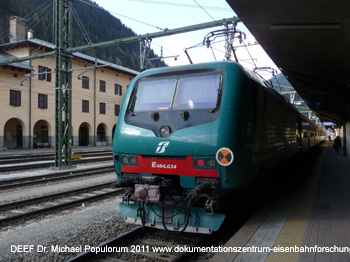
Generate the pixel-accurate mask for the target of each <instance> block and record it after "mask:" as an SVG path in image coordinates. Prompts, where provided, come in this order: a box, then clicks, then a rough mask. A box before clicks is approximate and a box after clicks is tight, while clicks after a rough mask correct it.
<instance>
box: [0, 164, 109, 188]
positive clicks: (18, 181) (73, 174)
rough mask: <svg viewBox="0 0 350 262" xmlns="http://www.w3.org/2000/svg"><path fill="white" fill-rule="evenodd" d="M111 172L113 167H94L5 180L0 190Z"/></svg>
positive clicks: (0, 185) (2, 181)
mask: <svg viewBox="0 0 350 262" xmlns="http://www.w3.org/2000/svg"><path fill="white" fill-rule="evenodd" d="M113 171H114V166H113V165H109V166H104V167H94V168H87V169H81V170H70V171H62V172H57V173H53V174H45V175H40V176H32V177H21V178H15V179H6V180H1V181H0V182H1V184H0V190H4V189H10V188H18V187H25V186H32V185H38V184H44V183H50V182H56V181H62V180H68V179H73V178H79V177H88V176H94V175H99V174H105V173H109V172H113Z"/></svg>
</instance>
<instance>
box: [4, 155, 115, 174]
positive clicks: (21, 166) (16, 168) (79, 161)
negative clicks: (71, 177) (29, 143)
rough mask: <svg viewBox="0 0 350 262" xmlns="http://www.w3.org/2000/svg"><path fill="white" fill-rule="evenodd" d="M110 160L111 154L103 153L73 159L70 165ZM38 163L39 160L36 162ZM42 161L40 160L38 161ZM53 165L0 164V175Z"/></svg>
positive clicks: (50, 161)
mask: <svg viewBox="0 0 350 262" xmlns="http://www.w3.org/2000/svg"><path fill="white" fill-rule="evenodd" d="M109 160H112V153H104V156H101V155H99V156H97V157H96V156H93V157H91V155H90V156H89V157H87V158H81V159H73V160H72V163H73V164H75V165H77V164H84V163H94V162H101V161H109ZM36 161H39V160H36ZM40 161H42V160H40ZM53 165H54V160H48V161H45V162H44V163H30V164H21V162H20V161H19V162H16V161H13V162H11V163H8V164H6V165H5V164H0V173H1V172H9V171H20V170H29V169H37V168H47V167H51V166H53Z"/></svg>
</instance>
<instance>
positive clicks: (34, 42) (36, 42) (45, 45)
mask: <svg viewBox="0 0 350 262" xmlns="http://www.w3.org/2000/svg"><path fill="white" fill-rule="evenodd" d="M28 45H31V46H35V47H37V48H38V49H39V50H43V51H46V52H49V51H54V50H55V45H54V44H52V43H49V42H46V41H43V40H40V39H36V38H32V39H23V40H19V41H15V42H12V43H6V44H2V45H0V49H1V50H4V51H6V50H10V49H15V48H23V47H26V46H28ZM4 51H2V52H1V53H0V56H2V55H3V56H6V55H8V54H7V53H5V52H4ZM11 58H13V56H12V57H10V58H7V59H11ZM0 59H1V58H0ZM7 59H6V60H7ZM73 59H75V60H78V61H82V62H86V63H90V64H95V61H96V62H97V64H98V65H106V68H108V69H111V70H113V71H117V72H120V73H124V74H126V75H130V76H136V75H138V74H139V73H140V72H138V71H135V70H132V69H129V68H126V67H122V66H119V65H116V64H113V63H110V62H107V61H104V60H101V59H97V58H95V57H93V56H89V55H85V54H83V53H80V52H74V53H73ZM22 63H23V62H22ZM22 63H16V64H13V65H17V64H22ZM27 64H28V66H29V63H27ZM29 69H30V68H29Z"/></svg>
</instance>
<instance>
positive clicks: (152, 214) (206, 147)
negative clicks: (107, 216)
mask: <svg viewBox="0 0 350 262" xmlns="http://www.w3.org/2000/svg"><path fill="white" fill-rule="evenodd" d="M225 78H227V73H226V70H224V69H223V68H222V67H220V66H217V65H212V64H210V66H208V65H205V64H202V65H192V66H184V67H176V68H175V69H174V68H163V69H153V70H149V71H145V72H143V73H142V74H140V75H139V76H138V77H137V78H135V79H134V81H133V82H132V83H131V85H130V87H129V89H128V92H127V93H126V96H125V99H124V102H123V105H122V109H121V113H120V116H119V120H118V124H117V128H116V131H115V136H114V143H113V152H114V163H115V167H116V173H117V178H118V182H116V187H121V188H124V189H125V194H124V195H123V197H122V201H121V203H120V210H121V215H122V217H123V219H124V220H125V221H126V222H129V223H134V224H140V225H144V226H149V227H155V228H161V229H165V230H168V231H177V232H183V231H185V232H196V233H204V234H210V233H212V232H213V231H217V230H218V229H219V227H220V226H221V224H222V222H223V221H224V219H225V214H223V213H218V212H217V208H218V205H219V201H220V197H221V195H222V192H223V191H224V190H223V185H222V181H221V176H222V174H221V172H222V171H221V170H222V167H223V166H228V165H230V164H231V163H232V161H233V153H232V151H231V149H229V148H225V147H224V146H223V138H222V136H225V134H222V132H221V131H220V130H221V128H222V127H223V125H224V124H223V122H222V119H221V120H220V118H221V115H222V114H229V112H226V113H223V112H222V111H223V108H222V93H223V90H224V83H225ZM225 110H226V109H225ZM227 110H228V109H227ZM227 110H226V111H227ZM226 122H227V121H226ZM226 125H227V123H226ZM230 132H231V133H232V132H233V133H234V130H233V129H231V130H230Z"/></svg>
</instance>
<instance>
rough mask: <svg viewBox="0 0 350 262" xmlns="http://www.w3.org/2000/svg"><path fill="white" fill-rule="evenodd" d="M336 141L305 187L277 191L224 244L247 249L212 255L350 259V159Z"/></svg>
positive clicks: (323, 147)
mask: <svg viewBox="0 0 350 262" xmlns="http://www.w3.org/2000/svg"><path fill="white" fill-rule="evenodd" d="M332 145H333V142H332V141H326V142H324V143H323V144H322V145H321V146H320V147H321V153H320V155H319V157H318V158H317V162H316V165H315V166H314V168H313V170H312V172H311V173H310V175H309V176H308V177H305V178H304V179H303V178H301V179H299V182H300V183H299V185H301V186H300V187H298V188H295V189H294V190H286V191H285V192H283V193H281V192H280V193H278V194H277V195H273V196H272V197H271V198H270V200H268V201H267V202H266V203H265V204H264V205H263V206H262V207H261V208H260V209H259V210H258V211H257V212H256V213H255V214H254V215H253V216H252V217H251V218H250V219H249V220H248V221H247V222H246V223H245V224H244V225H243V226H242V227H241V228H240V229H239V230H238V231H237V233H236V234H235V235H234V236H233V237H232V238H231V239H230V240H229V241H228V242H227V243H226V244H225V245H224V247H225V248H230V247H238V248H242V249H241V250H237V249H236V250H234V249H231V250H233V251H237V252H220V253H216V254H215V255H214V256H213V257H212V258H211V260H210V261H213V262H214V261H215V262H218V261H224V262H230V261H235V262H236V261H259V262H260V261H269V262H272V261H276V262H277V261H278V262H280V261H291V262H292V261H299V262H312V261H315V262H316V261H317V262H319V261H327V262H328V261H329V262H330V261H332V262H333V261H334V262H343V261H344V262H345V261H350V254H349V253H350V160H349V158H345V157H344V156H343V155H341V154H336V153H335V152H334V149H333V148H332ZM226 250H229V249H226ZM238 251H241V252H238Z"/></svg>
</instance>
